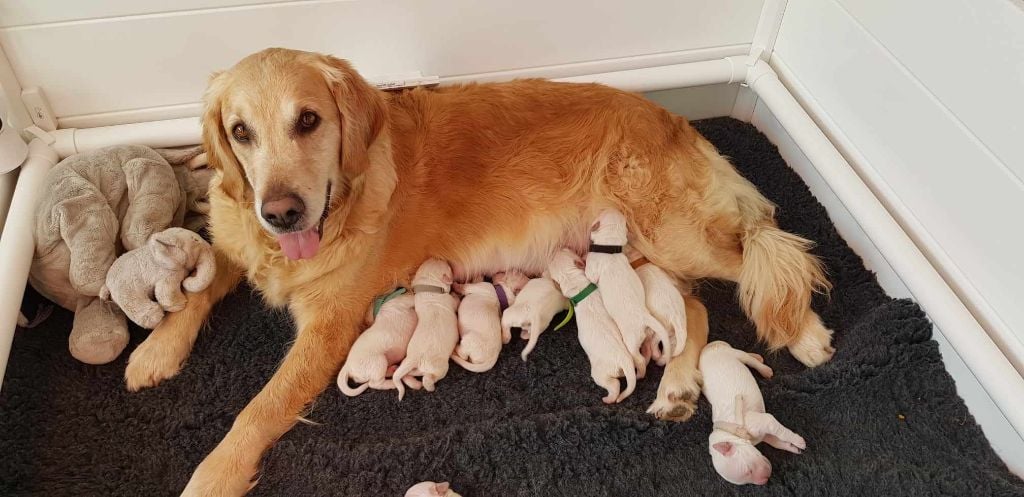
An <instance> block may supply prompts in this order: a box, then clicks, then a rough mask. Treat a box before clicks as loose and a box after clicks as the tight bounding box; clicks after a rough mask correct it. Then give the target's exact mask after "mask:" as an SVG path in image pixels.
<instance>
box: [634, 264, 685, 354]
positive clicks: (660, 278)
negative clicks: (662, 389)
mask: <svg viewBox="0 0 1024 497" xmlns="http://www.w3.org/2000/svg"><path fill="white" fill-rule="evenodd" d="M625 254H626V258H628V259H629V264H630V266H632V267H633V269H634V270H635V271H636V275H637V276H638V277H639V278H640V283H642V284H643V286H644V299H645V300H646V302H647V310H648V311H650V313H651V314H652V315H654V317H655V318H656V319H657V320H658V322H660V323H661V325H662V326H663V327H664V328H665V330H666V331H668V335H669V340H670V342H669V343H666V342H663V341H661V340H660V339H659V343H660V345H661V347H660V348H659V347H658V344H652V345H653V351H652V352H653V357H654V359H655V360H657V361H658V365H660V366H664V365H665V364H666V363H668V361H669V359H671V358H672V357H675V356H677V355H679V354H682V353H683V347H684V346H685V345H686V304H685V303H683V295H682V293H680V292H679V288H678V287H676V284H675V280H674V279H673V278H672V277H671V276H669V275H668V273H666V272H665V270H663V269H661V268H660V267H658V266H655V265H654V264H651V262H650V261H648V260H647V258H646V257H644V256H643V255H641V254H640V253H639V252H637V251H636V249H634V248H633V247H632V246H629V245H627V246H626V249H625Z"/></svg>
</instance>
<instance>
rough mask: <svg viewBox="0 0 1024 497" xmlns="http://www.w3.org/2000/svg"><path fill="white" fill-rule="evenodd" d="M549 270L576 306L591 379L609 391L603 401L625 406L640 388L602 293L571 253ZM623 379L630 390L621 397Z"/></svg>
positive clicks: (564, 252)
mask: <svg viewBox="0 0 1024 497" xmlns="http://www.w3.org/2000/svg"><path fill="white" fill-rule="evenodd" d="M548 270H549V272H550V273H551V278H553V279H554V280H555V281H556V282H557V283H558V285H559V286H560V287H561V289H562V295H565V296H566V297H568V298H569V299H570V300H571V301H573V303H574V305H575V306H576V329H577V330H578V332H579V340H580V345H582V346H583V351H584V352H586V353H587V358H588V359H590V377H591V378H593V379H594V382H595V383H597V384H598V385H599V386H601V387H603V388H604V389H605V390H607V391H608V395H607V396H605V397H604V399H602V400H604V403H605V404H613V403H616V402H622V400H623V399H625V398H626V397H629V395H630V394H631V393H633V389H634V388H636V370H635V369H634V366H633V360H632V359H631V358H630V355H629V352H627V351H626V345H625V344H623V343H622V336H621V335H619V330H618V329H617V328H616V327H615V321H613V320H612V318H611V316H609V315H608V311H606V310H605V307H604V306H605V303H604V300H603V299H602V298H601V290H598V289H592V288H591V287H590V285H591V283H590V281H589V280H587V277H586V275H585V274H583V261H582V260H580V258H579V257H578V256H576V254H574V253H572V252H571V251H569V250H567V249H562V250H560V251H559V252H558V253H556V254H555V257H554V258H553V259H551V264H550V265H549V266H548ZM588 291H590V293H589V294H587V293H586V292H588ZM623 376H625V377H626V390H625V391H623V392H622V393H621V394H619V388H620V385H619V378H621V377H623Z"/></svg>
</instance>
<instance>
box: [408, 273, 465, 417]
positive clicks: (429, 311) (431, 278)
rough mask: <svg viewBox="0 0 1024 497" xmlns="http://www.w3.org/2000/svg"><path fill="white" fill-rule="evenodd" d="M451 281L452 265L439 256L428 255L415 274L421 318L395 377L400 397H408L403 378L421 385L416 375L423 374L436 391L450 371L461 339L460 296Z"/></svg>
mask: <svg viewBox="0 0 1024 497" xmlns="http://www.w3.org/2000/svg"><path fill="white" fill-rule="evenodd" d="M451 285H452V268H451V267H450V266H448V263H447V262H444V261H441V260H438V259H428V260H427V261H426V262H424V263H423V264H422V265H421V266H420V268H419V269H418V270H417V271H416V276H415V277H413V280H412V291H413V294H414V296H415V300H416V319H417V322H416V329H415V331H413V334H412V339H410V340H409V349H408V352H407V353H406V356H405V360H403V361H402V364H400V365H399V366H398V369H397V370H395V374H394V377H393V378H392V381H393V382H394V383H395V387H396V388H397V389H398V400H402V398H403V397H405V385H403V384H402V383H403V382H404V383H405V384H407V385H409V386H410V387H412V388H418V387H419V382H418V381H417V380H416V379H414V378H412V377H413V376H422V377H423V388H425V389H426V390H427V391H428V392H433V391H434V384H436V383H437V382H438V381H441V379H442V378H444V377H445V375H447V374H448V358H449V357H451V355H452V351H453V350H455V345H456V344H458V343H459V327H458V321H457V320H456V317H455V310H456V309H458V307H459V299H458V297H456V296H455V295H452V294H451Z"/></svg>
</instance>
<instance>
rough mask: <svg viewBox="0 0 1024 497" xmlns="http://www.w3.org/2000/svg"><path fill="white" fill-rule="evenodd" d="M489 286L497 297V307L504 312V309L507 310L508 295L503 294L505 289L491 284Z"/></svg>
mask: <svg viewBox="0 0 1024 497" xmlns="http://www.w3.org/2000/svg"><path fill="white" fill-rule="evenodd" d="M491 286H493V287H494V293H495V294H496V295H497V296H498V307H499V308H500V309H501V311H502V312H505V309H508V295H507V294H506V293H505V288H504V287H502V286H501V285H495V284H493V283H492V284H491Z"/></svg>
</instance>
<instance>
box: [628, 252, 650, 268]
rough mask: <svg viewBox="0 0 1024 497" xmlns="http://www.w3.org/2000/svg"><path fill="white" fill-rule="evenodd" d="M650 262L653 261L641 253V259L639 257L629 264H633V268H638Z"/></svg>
mask: <svg viewBox="0 0 1024 497" xmlns="http://www.w3.org/2000/svg"><path fill="white" fill-rule="evenodd" d="M650 263H651V261H649V260H647V258H646V257H644V256H642V255H641V256H640V258H639V259H637V260H635V261H633V262H630V263H629V265H630V266H632V267H633V269H637V268H639V267H642V266H645V265H647V264H650Z"/></svg>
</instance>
